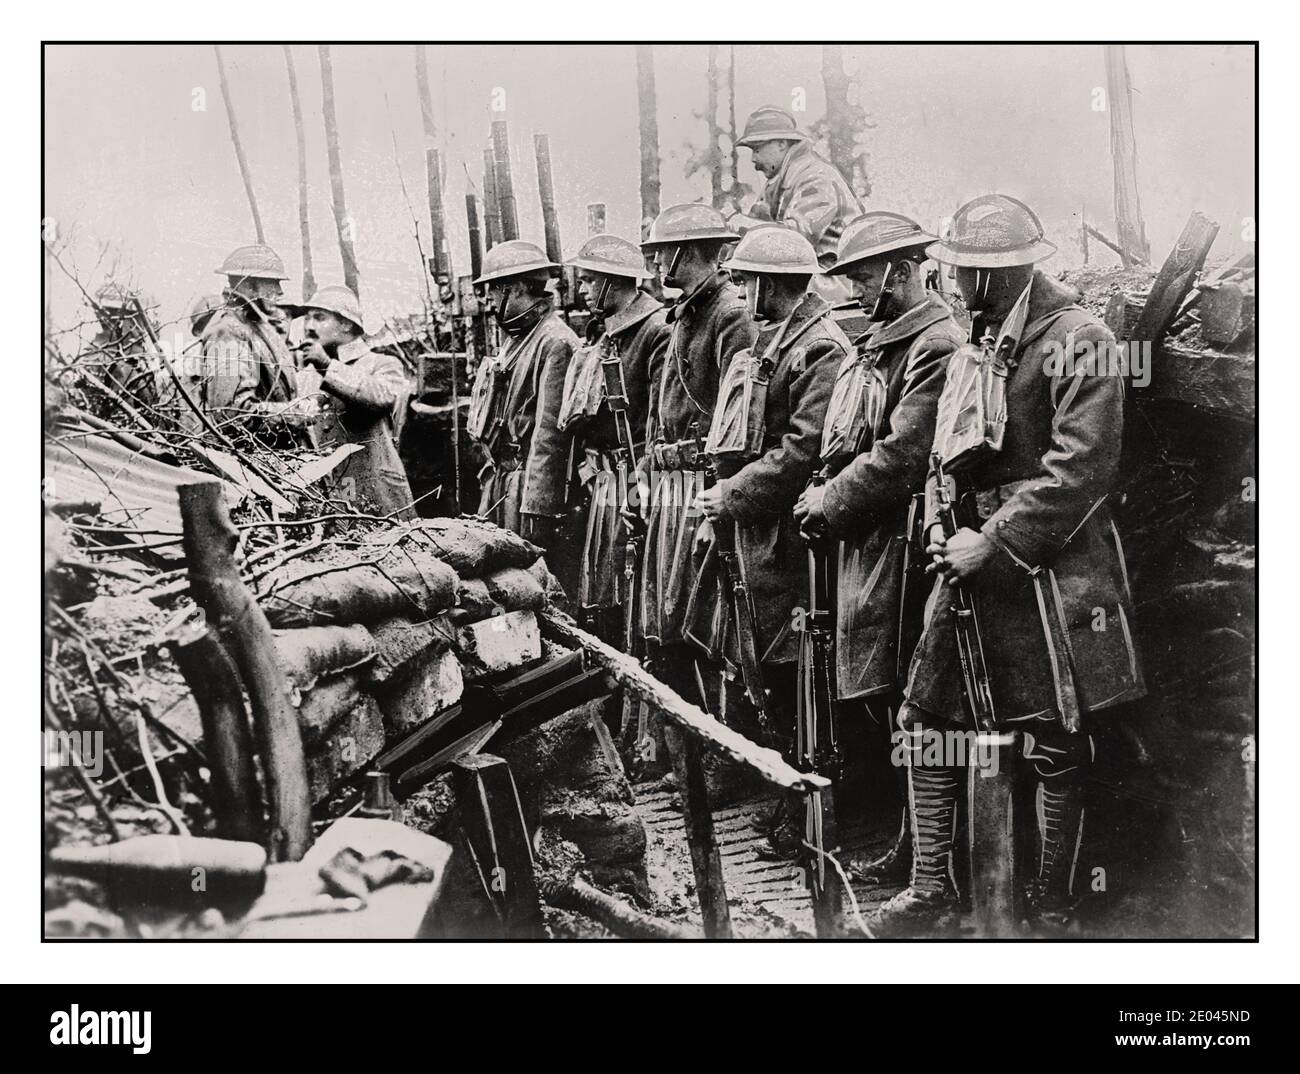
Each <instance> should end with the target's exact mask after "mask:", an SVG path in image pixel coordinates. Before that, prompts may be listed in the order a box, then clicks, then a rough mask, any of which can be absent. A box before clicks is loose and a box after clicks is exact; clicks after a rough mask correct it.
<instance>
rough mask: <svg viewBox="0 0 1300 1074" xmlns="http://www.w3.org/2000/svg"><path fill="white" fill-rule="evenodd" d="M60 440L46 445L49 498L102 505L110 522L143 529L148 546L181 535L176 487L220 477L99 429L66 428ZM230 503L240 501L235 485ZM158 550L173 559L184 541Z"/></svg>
mask: <svg viewBox="0 0 1300 1074" xmlns="http://www.w3.org/2000/svg"><path fill="white" fill-rule="evenodd" d="M58 438H59V442H58V443H53V442H49V441H47V442H46V445H45V478H46V490H47V491H46V497H47V499H48V500H49V501H50V502H51V503H53V504H61V503H62V504H71V503H97V504H99V505H100V514H101V515H103V517H104V521H105V523H108V524H113V525H118V524H121V525H123V526H126V527H127V528H128V529H131V530H136V531H139V534H138V539H139V541H140V542H141V543H142V544H157V543H159V542H162V541H168V540H170V539H171V538H173V537H180V535H181V509H180V500H179V498H178V497H177V494H176V490H177V489H178V488H179V487H180V486H181V485H188V484H193V483H194V482H198V481H215V480H217V479H216V478H214V477H212V475H210V474H205V473H201V472H200V471H198V470H191V469H188V468H186V467H183V466H169V465H168V464H167V463H164V462H159V461H158V460H157V459H151V458H149V457H148V456H146V455H141V454H140V453H139V452H137V451H133V450H131V449H130V448H128V447H125V446H124V445H122V444H120V443H118V442H117V441H116V440H114V439H113V438H112V437H111V436H108V435H107V434H105V433H100V432H96V431H94V430H89V429H86V430H80V429H63V430H60V432H59V434H58ZM51 482H52V484H51ZM227 502H228V503H233V502H234V501H233V500H232V499H231V498H230V494H229V489H227ZM155 551H156V554H158V555H161V556H165V557H167V558H179V557H180V556H181V546H180V545H179V544H175V545H168V546H166V547H163V548H158V549H156V550H155Z"/></svg>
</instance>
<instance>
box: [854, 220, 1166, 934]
mask: <svg viewBox="0 0 1300 1074" xmlns="http://www.w3.org/2000/svg"><path fill="white" fill-rule="evenodd" d="M1055 249H1056V247H1055V246H1053V245H1052V244H1051V243H1050V242H1048V241H1046V240H1045V239H1044V238H1043V229H1042V225H1041V224H1040V223H1039V221H1038V218H1037V217H1036V216H1035V215H1034V214H1033V212H1031V211H1030V209H1029V208H1028V207H1027V206H1025V205H1024V204H1022V203H1021V202H1019V201H1016V200H1015V199H1014V198H1009V197H1006V196H1005V195H1001V194H989V195H984V196H983V197H979V198H976V199H974V200H973V201H970V202H968V203H967V204H965V205H963V206H962V207H961V208H960V209H959V210H958V211H957V213H956V215H955V216H954V218H953V225H952V229H951V232H950V234H949V235H948V236H947V237H946V238H945V239H944V240H943V241H941V242H937V243H935V244H933V245H932V246H930V247H929V248H928V250H927V253H928V254H929V255H930V257H932V258H934V259H935V260H937V261H940V262H943V263H945V264H948V265H952V266H954V268H955V274H956V281H957V287H958V290H959V291H960V292H961V294H962V297H963V298H964V299H965V302H966V306H967V309H968V310H969V311H970V314H971V319H972V331H971V338H972V340H974V341H975V342H974V343H971V344H966V345H964V346H962V347H961V348H959V349H958V350H957V351H956V352H955V353H954V354H953V356H952V357H951V358H950V360H949V366H948V375H947V379H946V382H945V386H944V390H943V393H942V395H941V397H940V400H939V407H938V417H937V419H936V429H935V441H934V452H935V454H936V455H937V456H938V458H939V460H940V461H941V462H942V463H943V464H944V465H945V467H946V469H947V470H948V471H949V473H948V474H947V475H946V476H948V477H950V478H952V479H954V483H955V486H956V487H955V488H950V489H949V490H948V491H949V493H951V494H954V495H953V497H952V499H953V502H954V503H955V504H956V505H957V506H956V518H955V520H954V521H953V523H951V524H952V525H955V527H956V529H955V533H953V535H952V536H949V537H945V536H944V529H943V526H942V525H941V523H942V522H943V519H942V517H941V516H940V515H939V514H938V512H937V511H936V510H935V506H936V505H938V504H939V503H940V502H941V497H940V496H939V492H938V488H937V483H936V482H935V481H933V480H931V482H930V483H929V486H928V488H927V503H928V504H929V505H930V509H929V510H928V511H927V515H926V519H925V533H926V534H927V535H928V537H927V538H926V544H927V549H926V550H927V553H928V554H929V555H930V556H931V557H932V558H933V564H932V568H931V569H933V570H935V571H937V573H938V575H939V577H938V578H937V580H936V584H935V588H934V592H933V593H932V594H931V597H930V601H929V604H928V605H927V607H926V621H925V628H924V632H923V634H922V636H921V639H920V642H919V643H918V645H917V649H916V654H915V656H914V658H913V661H912V667H911V672H910V676H909V679H908V684H907V688H906V692H905V700H904V703H903V708H902V712H901V713H900V717H899V723H900V725H901V726H902V727H903V728H904V729H905V730H906V731H907V732H908V733H910V734H911V735H913V736H918V735H924V734H925V733H926V732H936V731H937V732H940V733H945V732H948V731H958V730H961V729H970V728H971V727H972V723H973V716H974V713H975V712H976V711H978V709H979V705H978V702H977V701H975V700H972V699H971V698H972V695H974V696H975V697H977V698H978V697H979V696H988V697H991V699H992V711H993V722H994V723H995V724H996V727H997V729H998V731H999V732H1001V733H1007V732H1014V733H1017V737H1018V738H1019V740H1020V743H1021V745H1022V747H1023V757H1024V759H1025V761H1026V762H1027V764H1026V765H1025V767H1024V769H1023V770H1022V772H1021V775H1022V776H1024V777H1028V778H1031V779H1032V780H1033V792H1034V799H1035V807H1036V808H1035V812H1036V814H1037V816H1036V821H1037V828H1038V841H1037V853H1036V860H1035V861H1033V862H1032V863H1026V864H1027V865H1028V869H1027V872H1028V875H1029V876H1030V883H1029V887H1028V890H1027V891H1025V892H1024V895H1025V897H1026V902H1027V908H1028V910H1029V912H1030V914H1031V916H1033V917H1034V918H1035V919H1037V920H1039V921H1053V920H1059V917H1060V915H1061V914H1062V913H1063V912H1065V911H1066V910H1068V908H1069V906H1070V901H1071V893H1070V892H1071V884H1072V880H1073V872H1074V863H1075V855H1076V853H1077V850H1078V846H1079V842H1080V840H1081V838H1082V824H1083V799H1082V794H1083V786H1082V783H1083V779H1084V777H1085V775H1086V773H1087V770H1088V768H1089V766H1090V765H1091V764H1092V760H1093V744H1092V739H1091V737H1090V735H1089V733H1088V729H1089V724H1090V722H1091V720H1092V715H1093V713H1095V712H1097V711H1099V710H1103V709H1107V708H1111V707H1113V706H1116V705H1119V704H1121V703H1123V702H1126V701H1129V700H1131V699H1134V698H1137V697H1140V696H1141V695H1142V694H1143V693H1144V692H1145V686H1144V683H1143V679H1142V673H1141V670H1140V666H1139V661H1138V655H1137V651H1136V648H1135V645H1134V642H1133V634H1132V625H1133V622H1134V619H1133V604H1132V598H1131V595H1130V593H1129V588H1128V576H1127V571H1126V568H1125V564H1124V555H1123V551H1122V549H1121V547H1120V543H1119V535H1118V533H1117V532H1116V530H1115V527H1114V524H1113V523H1112V521H1111V517H1110V510H1109V507H1108V503H1107V501H1108V498H1109V497H1110V496H1111V494H1112V493H1113V492H1114V489H1115V483H1116V479H1117V476H1118V469H1119V460H1120V436H1121V433H1122V431H1123V417H1124V382H1123V380H1122V379H1121V375H1120V373H1119V371H1118V368H1117V366H1116V365H1115V363H1113V362H1111V361H1108V360H1107V358H1108V356H1109V357H1112V358H1113V356H1114V355H1113V350H1112V348H1113V347H1114V345H1115V341H1114V337H1113V336H1112V335H1111V333H1110V332H1109V331H1108V330H1107V329H1106V327H1105V326H1104V325H1103V324H1102V323H1101V322H1100V321H1099V320H1097V318H1096V317H1094V316H1093V315H1092V314H1091V313H1089V312H1088V311H1087V310H1085V309H1084V308H1082V307H1081V306H1079V305H1077V304H1076V299H1077V297H1078V295H1077V292H1075V291H1073V290H1071V289H1070V288H1068V287H1066V286H1064V285H1063V284H1060V283H1057V282H1056V281H1055V280H1053V279H1052V278H1051V277H1049V276H1047V275H1045V274H1044V273H1042V272H1038V271H1035V269H1034V267H1033V266H1034V263H1035V262H1037V261H1039V260H1042V259H1043V258H1045V257H1047V256H1049V255H1050V254H1051V253H1052V252H1054V251H1055ZM1090 358H1091V359H1092V360H1089V359H1090ZM954 586H960V587H962V588H963V590H964V591H965V593H966V594H967V596H968V597H969V598H970V600H971V602H972V604H973V606H974V608H975V612H976V614H977V616H978V620H979V625H980V628H981V636H982V642H983V655H984V663H985V665H986V667H987V682H988V687H989V689H988V691H987V693H986V695H981V694H980V692H978V691H975V690H972V689H970V688H968V687H967V686H966V681H965V677H964V676H963V670H962V666H961V663H962V662H961V660H960V659H959V655H958V641H957V621H956V606H957V600H956V599H955V598H954V596H953V593H954V590H953V588H952V587H954ZM945 737H946V736H945ZM914 740H915V738H914ZM962 768H963V765H962V763H961V762H960V761H959V760H958V759H957V758H956V757H953V756H948V757H944V758H942V759H940V760H939V763H933V761H932V760H930V759H929V758H927V759H926V762H925V763H914V764H912V765H911V766H910V767H909V768H908V776H909V780H910V789H911V801H912V835H913V839H914V842H915V848H914V857H913V865H912V881H911V885H910V886H909V887H908V888H907V889H906V890H904V891H903V892H901V893H900V894H898V895H897V896H895V897H894V898H893V899H891V900H890V901H889V902H888V903H886V904H885V905H884V906H883V907H882V908H881V909H880V910H879V911H878V912H877V915H876V920H875V925H876V927H877V929H878V930H879V931H878V934H879V932H890V931H895V930H897V929H899V928H900V927H907V926H908V925H910V924H914V923H916V922H918V921H931V922H933V921H934V920H935V919H936V918H939V919H941V918H943V917H945V916H947V915H949V914H950V913H951V911H952V909H953V907H954V900H955V895H956V892H955V891H954V880H955V877H956V870H955V869H954V867H953V834H954V832H955V831H956V824H955V820H956V810H957V799H958V795H959V793H960V791H961V785H960V777H961V775H962ZM1025 820H1026V822H1027V821H1028V818H1025Z"/></svg>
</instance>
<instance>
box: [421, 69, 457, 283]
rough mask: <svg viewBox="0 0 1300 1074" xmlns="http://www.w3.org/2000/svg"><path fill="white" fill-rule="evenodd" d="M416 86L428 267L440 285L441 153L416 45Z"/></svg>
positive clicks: (443, 277)
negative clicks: (429, 242) (426, 195)
mask: <svg viewBox="0 0 1300 1074" xmlns="http://www.w3.org/2000/svg"><path fill="white" fill-rule="evenodd" d="M415 85H416V90H417V92H418V94H419V97H420V123H421V125H422V126H423V127H424V174H425V179H426V181H427V185H428V190H429V233H430V235H432V237H433V240H432V241H433V250H432V252H431V256H432V259H433V264H432V266H430V269H431V271H432V272H433V274H434V276H435V277H436V278H437V280H438V283H439V285H442V284H445V283H446V282H448V281H450V280H451V276H452V271H451V250H450V249H449V247H448V245H447V222H446V218H445V217H444V215H443V211H442V155H441V154H440V153H439V152H438V125H437V124H436V123H435V122H434V119H433V95H432V93H430V92H429V58H428V56H427V55H426V53H425V51H424V46H423V45H416V46H415Z"/></svg>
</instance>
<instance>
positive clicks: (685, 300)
mask: <svg viewBox="0 0 1300 1074" xmlns="http://www.w3.org/2000/svg"><path fill="white" fill-rule="evenodd" d="M730 278H731V277H729V276H728V275H727V274H726V273H725V272H724V271H723V270H722V269H718V271H717V272H715V273H714V274H713V275H712V276H706V277H705V278H704V279H703V280H702V281H701V282H700V283H699V284H698V285H696V288H695V290H694V291H692V292H691V293H690V294H689V295H682V296H681V297H680V298H679V299H678V300H677V301H676V302H675V303H673V307H672V309H670V310H669V311H668V319H669V320H670V321H675V320H677V318H679V317H680V316H681V315H682V314H683V313H685V312H686V309H687V307H689V306H691V305H694V304H697V303H701V302H707V301H708V300H709V299H710V298H712V297H713V296H714V295H715V294H717V293H718V292H719V291H720V290H722V287H723V285H724V284H726V282H727V281H728V280H729V279H730Z"/></svg>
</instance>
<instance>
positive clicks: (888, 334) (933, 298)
mask: <svg viewBox="0 0 1300 1074" xmlns="http://www.w3.org/2000/svg"><path fill="white" fill-rule="evenodd" d="M949 316H951V312H950V311H949V309H948V307H947V306H945V305H944V304H943V299H941V298H939V297H938V296H937V295H926V296H925V298H924V299H923V300H922V301H920V302H918V303H917V304H916V305H915V306H913V307H912V308H911V309H910V310H908V311H907V312H906V313H904V314H902V315H901V316H899V317H895V318H894V319H893V320H892V321H888V322H886V323H885V324H882V325H879V326H876V327H873V328H868V329H867V330H866V331H865V332H864V333H862V335H861V336H859V337H858V338H857V339H856V340H855V341H854V342H855V343H865V344H867V345H868V346H870V347H884V346H887V345H888V344H890V343H897V342H899V341H900V340H904V339H911V338H912V337H913V336H916V335H918V334H919V333H920V332H921V331H922V330H923V329H926V328H929V327H930V325H932V324H935V323H936V322H938V321H942V320H943V319H944V318H945V317H949Z"/></svg>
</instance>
